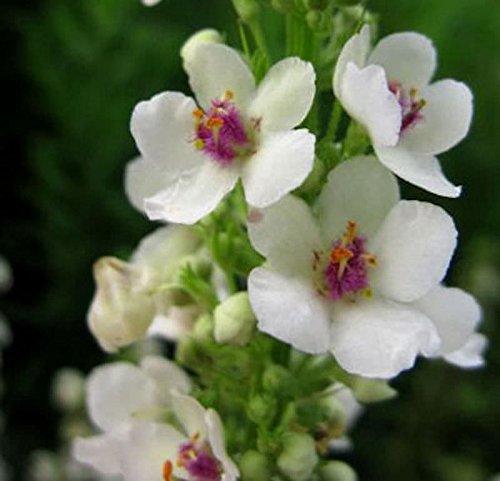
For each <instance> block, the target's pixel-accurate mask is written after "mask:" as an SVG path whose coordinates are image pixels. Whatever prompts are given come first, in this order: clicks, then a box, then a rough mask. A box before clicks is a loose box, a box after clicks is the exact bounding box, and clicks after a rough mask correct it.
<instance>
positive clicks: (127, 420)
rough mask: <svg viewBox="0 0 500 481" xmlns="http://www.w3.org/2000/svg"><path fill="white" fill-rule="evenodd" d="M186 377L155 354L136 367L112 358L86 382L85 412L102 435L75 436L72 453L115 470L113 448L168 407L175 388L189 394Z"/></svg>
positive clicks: (111, 471) (103, 469) (108, 471)
mask: <svg viewBox="0 0 500 481" xmlns="http://www.w3.org/2000/svg"><path fill="white" fill-rule="evenodd" d="M190 389H191V381H190V379H189V377H188V376H187V375H186V374H185V373H184V371H182V369H180V368H179V367H178V366H177V365H176V364H174V363H173V362H170V361H168V360H166V359H163V358H161V357H157V356H149V357H145V358H144V359H143V360H142V361H141V364H140V366H139V367H137V366H134V365H133V364H129V363H126V362H115V363H111V364H106V365H104V366H100V367H98V368H96V369H94V370H93V371H92V373H91V374H90V375H89V377H88V380H87V383H86V402H87V411H88V414H89V416H90V419H91V420H92V422H93V423H94V424H95V426H96V427H97V428H98V429H99V430H100V431H102V433H101V434H99V435H96V436H92V437H89V438H77V439H76V440H75V442H74V445H73V456H74V457H75V458H76V459H77V460H78V461H80V462H82V463H85V464H89V465H90V466H92V467H93V468H94V469H97V470H98V471H100V472H102V473H104V474H110V475H111V474H119V473H120V472H121V471H120V469H121V468H120V460H119V459H118V455H117V448H118V444H119V441H120V439H125V438H126V436H127V435H128V432H129V430H130V429H132V427H133V426H135V425H137V424H141V423H143V422H144V420H148V421H150V420H152V419H156V418H158V417H159V416H161V415H162V414H164V413H165V412H166V411H167V412H168V410H169V409H171V408H172V402H173V401H172V392H173V391H174V390H176V391H178V392H182V393H188V392H189V391H190Z"/></svg>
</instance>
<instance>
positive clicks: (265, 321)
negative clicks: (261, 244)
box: [248, 268, 330, 354]
mask: <svg viewBox="0 0 500 481" xmlns="http://www.w3.org/2000/svg"><path fill="white" fill-rule="evenodd" d="M248 295H249V297H250V304H251V305H252V308H253V310H254V312H255V316H256V317H257V321H258V324H257V327H258V328H259V329H260V330H261V331H263V332H265V333H267V334H270V335H271V336H274V337H276V338H277V339H279V340H281V341H284V342H286V343H288V344H291V345H292V346H293V347H295V348H297V349H299V350H300V351H305V352H308V353H312V354H319V353H322V352H326V351H327V350H328V348H329V346H330V333H329V331H330V317H329V311H328V306H327V303H326V301H324V300H323V299H322V298H320V297H319V295H318V294H316V293H315V291H314V286H313V283H312V280H311V279H308V278H305V279H303V278H299V277H290V276H288V275H282V274H280V273H278V272H273V271H270V270H268V269H265V268H256V269H254V270H253V271H252V272H251V273H250V276H249V278H248Z"/></svg>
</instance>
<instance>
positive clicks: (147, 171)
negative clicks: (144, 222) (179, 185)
mask: <svg viewBox="0 0 500 481" xmlns="http://www.w3.org/2000/svg"><path fill="white" fill-rule="evenodd" d="M164 183H165V182H164V175H163V171H162V169H161V168H160V167H159V166H158V164H156V163H155V162H153V161H151V160H146V159H144V158H143V157H136V158H135V159H133V160H131V161H130V162H128V163H127V166H126V167H125V193H126V194H127V197H128V200H129V201H130V203H131V204H132V205H133V206H134V207H135V208H136V209H137V210H138V211H140V212H143V213H145V211H144V199H145V198H146V197H151V196H152V195H154V194H156V193H157V192H159V191H160V190H161V189H162V187H163V185H164Z"/></svg>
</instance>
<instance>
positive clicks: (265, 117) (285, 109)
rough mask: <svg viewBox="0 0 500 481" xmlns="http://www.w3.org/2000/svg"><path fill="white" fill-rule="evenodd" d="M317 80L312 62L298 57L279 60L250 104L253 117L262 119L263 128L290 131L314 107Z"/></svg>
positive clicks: (250, 114) (251, 116)
mask: <svg viewBox="0 0 500 481" xmlns="http://www.w3.org/2000/svg"><path fill="white" fill-rule="evenodd" d="M315 80H316V74H315V73H314V69H313V67H312V65H311V64H310V63H309V62H304V61H303V60H300V59H299V58H297V57H293V58H286V59H284V60H282V61H281V62H278V63H277V64H275V65H273V66H272V67H271V69H270V70H269V71H268V72H267V74H266V76H265V77H264V80H262V82H261V83H260V85H259V87H258V89H257V93H256V95H255V98H254V99H253V100H252V102H251V104H250V106H249V116H250V118H255V119H262V121H261V124H260V125H261V127H262V129H263V130H289V129H292V128H293V127H295V126H296V125H299V124H300V123H301V122H302V121H303V120H304V119H305V117H306V115H307V113H308V112H309V109H310V108H311V105H312V102H313V99H314V93H315V90H316V88H315V86H314V82H315ZM291 99H293V101H290V100H291Z"/></svg>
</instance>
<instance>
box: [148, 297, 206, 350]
mask: <svg viewBox="0 0 500 481" xmlns="http://www.w3.org/2000/svg"><path fill="white" fill-rule="evenodd" d="M199 314H200V309H199V307H198V306H195V305H188V306H171V307H170V309H168V311H167V312H166V313H165V314H157V315H156V316H155V318H154V319H153V322H152V323H151V325H150V326H149V328H148V331H147V335H148V336H158V337H161V338H163V339H166V340H168V341H178V340H179V339H180V338H181V337H183V336H185V335H186V334H188V333H190V332H191V331H192V330H193V327H194V321H195V319H196V318H197V317H198V316H199Z"/></svg>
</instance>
